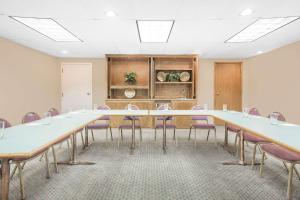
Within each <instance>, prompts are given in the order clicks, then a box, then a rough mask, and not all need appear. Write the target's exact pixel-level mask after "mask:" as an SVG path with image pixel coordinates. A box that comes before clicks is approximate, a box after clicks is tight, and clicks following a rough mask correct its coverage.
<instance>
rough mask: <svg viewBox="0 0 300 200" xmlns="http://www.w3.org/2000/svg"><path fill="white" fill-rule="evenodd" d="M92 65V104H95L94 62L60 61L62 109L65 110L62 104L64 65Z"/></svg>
mask: <svg viewBox="0 0 300 200" xmlns="http://www.w3.org/2000/svg"><path fill="white" fill-rule="evenodd" d="M66 64H68V65H72V64H73V65H90V66H91V68H92V74H91V76H92V77H91V80H92V81H91V95H90V96H91V98H92V105H91V106H93V63H91V62H61V63H60V109H61V111H62V110H63V107H62V106H63V104H62V101H63V99H62V98H63V87H62V83H63V66H64V65H66Z"/></svg>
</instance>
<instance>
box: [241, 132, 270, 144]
mask: <svg viewBox="0 0 300 200" xmlns="http://www.w3.org/2000/svg"><path fill="white" fill-rule="evenodd" d="M244 140H246V141H249V142H252V143H258V142H268V141H267V140H266V139H264V138H262V137H259V136H255V135H253V134H250V133H247V132H244Z"/></svg>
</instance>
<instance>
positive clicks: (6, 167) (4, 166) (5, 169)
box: [1, 159, 10, 200]
mask: <svg viewBox="0 0 300 200" xmlns="http://www.w3.org/2000/svg"><path fill="white" fill-rule="evenodd" d="M1 172H2V175H1V182H2V185H1V199H2V200H7V199H8V196H9V174H10V163H9V160H8V159H2V161H1Z"/></svg>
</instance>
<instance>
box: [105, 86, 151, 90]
mask: <svg viewBox="0 0 300 200" xmlns="http://www.w3.org/2000/svg"><path fill="white" fill-rule="evenodd" d="M110 89H144V90H148V89H149V87H148V86H147V85H112V86H110Z"/></svg>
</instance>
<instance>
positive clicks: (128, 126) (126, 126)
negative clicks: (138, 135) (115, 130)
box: [119, 124, 141, 129]
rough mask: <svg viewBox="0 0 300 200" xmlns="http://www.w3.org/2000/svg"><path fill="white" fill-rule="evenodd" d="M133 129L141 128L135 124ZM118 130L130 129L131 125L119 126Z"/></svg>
mask: <svg viewBox="0 0 300 200" xmlns="http://www.w3.org/2000/svg"><path fill="white" fill-rule="evenodd" d="M135 128H141V126H140V125H139V124H136V125H135ZM119 129H132V125H131V124H122V125H120V126H119Z"/></svg>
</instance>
